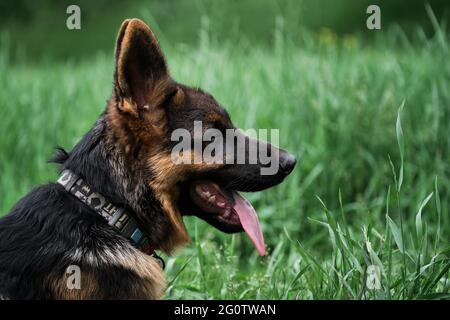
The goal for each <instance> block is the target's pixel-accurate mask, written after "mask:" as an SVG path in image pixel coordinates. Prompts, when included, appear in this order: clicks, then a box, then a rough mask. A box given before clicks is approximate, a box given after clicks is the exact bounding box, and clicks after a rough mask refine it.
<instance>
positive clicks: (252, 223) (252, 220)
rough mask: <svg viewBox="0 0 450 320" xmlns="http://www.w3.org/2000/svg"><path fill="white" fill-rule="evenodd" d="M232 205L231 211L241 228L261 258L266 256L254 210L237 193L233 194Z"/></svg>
mask: <svg viewBox="0 0 450 320" xmlns="http://www.w3.org/2000/svg"><path fill="white" fill-rule="evenodd" d="M233 198H234V201H235V202H234V205H233V209H234V211H236V213H237V214H238V216H239V220H240V221H241V224H242V227H243V228H244V230H245V232H246V233H247V234H248V236H249V238H250V240H252V242H253V245H254V246H255V248H256V250H258V253H259V254H260V255H261V256H265V255H266V246H265V244H264V237H263V234H262V232H261V227H260V225H259V221H258V216H257V215H256V211H255V209H253V207H252V205H251V204H250V202H248V201H247V199H245V198H244V197H243V196H241V195H240V194H239V193H237V192H233Z"/></svg>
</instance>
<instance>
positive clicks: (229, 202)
mask: <svg viewBox="0 0 450 320" xmlns="http://www.w3.org/2000/svg"><path fill="white" fill-rule="evenodd" d="M114 57H115V71H114V84H113V90H112V95H111V98H110V99H109V100H108V103H107V106H106V108H105V110H104V111H103V112H102V113H101V114H100V116H99V118H98V119H97V121H96V122H95V124H94V125H93V126H92V128H91V129H90V131H89V132H87V133H86V134H85V135H84V136H83V137H82V139H81V140H80V141H79V142H78V143H77V144H76V145H75V147H74V148H73V149H72V150H71V151H70V152H66V151H65V150H63V149H61V148H58V149H57V151H56V153H55V155H54V156H53V158H52V159H51V161H52V162H55V163H57V164H59V166H60V173H61V176H60V178H59V179H58V181H57V182H54V183H48V184H45V185H42V186H39V187H36V188H35V189H33V190H32V191H31V192H29V193H28V194H27V195H25V196H24V197H23V198H22V199H20V200H19V201H18V202H17V203H16V204H15V205H14V206H13V208H12V209H11V211H10V212H9V213H8V214H7V215H5V216H4V217H2V218H1V219H0V297H1V298H3V299H161V298H163V295H164V289H165V284H164V276H163V261H162V259H161V258H160V257H159V256H158V255H157V254H156V251H158V250H162V251H163V252H166V253H171V252H173V250H174V249H176V248H178V247H180V246H181V245H183V244H187V243H188V242H189V236H188V234H187V231H186V228H185V226H184V224H183V216H184V215H195V216H198V217H199V218H201V219H203V220H205V221H206V222H208V223H209V224H211V225H212V226H214V227H216V228H218V229H219V230H221V231H223V232H226V233H234V232H242V231H245V232H246V233H247V234H248V236H249V237H250V239H251V241H252V242H253V244H254V246H255V247H256V249H257V250H258V252H259V253H260V254H261V255H264V254H265V245H264V240H263V236H262V233H261V229H260V227H259V223H258V219H257V216H256V213H255V212H254V210H253V208H252V207H251V205H250V204H249V202H248V201H246V200H245V199H244V198H243V197H242V196H241V195H240V194H239V193H238V191H244V192H252V191H259V190H263V189H266V188H269V187H272V186H275V185H277V184H279V183H280V182H282V181H283V179H284V178H285V177H286V176H287V175H289V173H290V172H291V171H292V170H293V168H294V166H295V163H296V159H295V157H294V156H293V155H291V154H289V153H288V152H287V151H284V150H281V149H278V148H276V147H275V146H273V145H271V144H269V143H266V142H262V141H258V146H259V147H260V148H266V149H267V150H269V151H270V152H272V154H275V153H276V154H277V156H276V158H275V160H277V163H278V166H277V169H278V170H277V173H276V174H272V175H262V174H261V168H263V167H265V166H266V165H265V164H262V163H261V162H260V161H257V162H256V163H247V164H245V163H244V164H229V163H222V164H220V163H207V162H206V161H200V162H194V163H176V161H174V160H173V157H172V156H171V150H172V149H173V148H174V145H175V143H176V142H175V141H173V140H172V139H171V133H172V132H173V131H174V130H176V129H184V130H187V131H188V132H192V131H193V130H194V122H195V121H201V122H202V125H203V129H204V130H206V129H211V128H214V129H216V130H218V131H220V132H223V131H225V130H227V129H235V127H234V125H233V123H232V122H231V120H230V117H229V115H228V113H227V112H226V110H225V109H224V108H223V107H222V106H221V105H220V104H219V103H218V102H217V101H216V100H215V99H214V98H213V97H212V96H211V95H210V94H208V93H205V92H203V91H202V90H200V89H197V88H192V87H189V86H186V85H183V84H180V83H177V82H176V81H175V80H173V79H172V78H171V77H170V75H169V72H168V67H167V63H166V60H165V57H164V55H163V52H162V50H161V47H160V45H159V43H158V41H157V39H156V37H155V35H154V33H153V32H152V31H151V29H150V28H149V27H148V26H147V25H146V24H145V23H144V22H143V21H141V20H139V19H128V20H125V21H124V22H123V24H122V26H121V28H120V30H119V33H118V36H117V41H116V45H115V52H114ZM240 135H241V138H242V137H243V139H241V140H242V141H244V142H243V143H249V142H250V141H251V138H249V137H248V136H244V135H243V134H242V133H241V134H240ZM240 143H241V144H242V142H240ZM236 144H237V142H236ZM238 149H239V148H235V151H234V153H233V154H232V155H231V157H232V158H233V157H237V153H238V151H237V150H238ZM183 153H184V155H187V156H189V150H184V151H183ZM245 156H246V157H247V154H245ZM226 157H230V154H229V153H226ZM77 276H78V277H77Z"/></svg>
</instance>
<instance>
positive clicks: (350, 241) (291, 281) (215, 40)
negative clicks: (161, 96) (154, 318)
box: [0, 0, 450, 299]
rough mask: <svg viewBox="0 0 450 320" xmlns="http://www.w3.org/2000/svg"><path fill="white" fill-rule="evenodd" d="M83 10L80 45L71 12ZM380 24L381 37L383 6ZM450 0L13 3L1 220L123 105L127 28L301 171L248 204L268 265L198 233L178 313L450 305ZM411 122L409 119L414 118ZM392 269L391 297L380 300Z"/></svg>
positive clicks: (246, 249) (6, 57) (9, 7)
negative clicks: (227, 303) (400, 301)
mask: <svg viewBox="0 0 450 320" xmlns="http://www.w3.org/2000/svg"><path fill="white" fill-rule="evenodd" d="M69 4H78V5H79V6H80V7H81V30H68V29H67V28H66V19H67V16H68V15H67V14H66V8H67V6H68V5H69ZM369 4H378V5H379V6H380V8H381V24H382V29H381V30H375V31H371V30H368V29H367V28H366V19H367V17H368V15H367V14H366V8H367V6H368V5H369ZM449 9H450V5H449V3H448V1H428V2H425V1H400V0H390V1H387V0H386V1H365V0H341V1H331V0H329V1H326V0H316V1H288V0H285V1H281V0H279V1H256V0H244V1H212V0H203V1H186V0H180V1H174V0H169V1H105V0H99V1H95V2H94V1H56V0H41V1H24V0H16V1H13V2H10V1H8V2H6V1H2V2H1V3H0V18H1V19H0V119H1V122H0V212H2V213H6V212H8V210H9V209H10V208H11V206H12V205H13V204H14V203H15V202H16V201H17V200H18V199H19V198H20V197H21V196H23V195H24V194H25V193H26V192H27V191H29V190H30V188H32V187H33V186H35V185H37V184H41V183H44V182H47V181H54V180H55V179H56V170H55V166H54V165H50V164H47V163H46V161H47V159H48V158H49V157H50V155H51V154H52V151H53V149H54V147H55V146H56V145H61V146H63V147H65V148H67V149H70V148H71V147H72V146H73V145H74V144H75V143H76V142H77V141H78V140H79V138H80V137H81V136H82V134H84V133H85V132H86V131H87V130H89V128H90V126H91V125H92V123H93V122H94V121H95V119H96V118H97V116H98V115H99V113H100V112H101V111H102V110H103V108H104V106H105V101H106V100H107V99H108V98H109V95H110V93H111V84H112V74H113V68H114V65H113V63H114V62H113V54H112V52H113V47H114V41H115V37H116V33H117V31H118V28H119V26H120V24H121V22H122V21H123V20H124V19H125V18H130V17H139V18H141V19H143V20H144V21H146V22H147V23H148V24H149V25H150V26H151V27H152V29H153V30H154V31H155V33H156V35H157V36H158V38H159V40H160V42H161V45H162V48H163V50H164V52H165V54H166V55H167V60H168V64H169V68H170V71H171V74H172V76H173V77H174V78H175V79H176V80H178V81H180V82H183V83H186V84H188V85H192V86H198V87H201V88H203V89H205V90H206V91H209V92H211V93H212V94H213V95H214V96H215V97H216V98H217V100H218V101H220V102H221V103H222V104H223V105H224V106H225V107H226V108H227V109H228V110H229V112H230V114H231V117H232V119H233V120H234V123H235V124H236V125H237V126H238V127H242V128H257V129H258V128H278V129H280V145H281V146H282V147H283V148H286V149H288V150H289V151H290V152H292V153H294V154H295V155H296V156H297V158H298V159H299V163H298V165H297V167H296V169H295V170H294V172H293V173H292V174H291V175H290V176H289V177H288V178H287V179H286V181H285V182H284V183H283V184H281V185H279V186H277V187H275V188H273V189H270V190H266V191H264V192H260V193H255V194H248V195H247V196H248V198H249V199H250V200H251V202H252V203H253V204H254V206H255V208H256V210H257V212H258V214H259V216H260V220H261V224H262V228H263V231H264V235H265V238H266V243H267V245H268V250H269V253H270V254H269V256H268V257H265V258H260V257H258V256H257V254H256V253H255V251H254V249H253V248H252V245H251V244H250V241H249V240H248V239H247V238H246V237H245V236H244V235H233V236H229V235H224V234H221V233H220V232H219V231H217V230H215V229H214V228H212V227H210V226H208V225H207V224H205V223H203V222H200V221H199V220H198V219H195V218H186V219H185V222H186V224H187V227H188V229H189V233H190V234H191V235H192V238H193V243H192V244H191V245H189V246H187V247H186V248H184V249H182V250H180V251H179V252H178V253H177V254H176V255H175V256H174V257H168V258H167V270H166V271H167V278H168V283H169V287H168V291H167V297H168V298H226V299H233V298H234V299H235V298H248V299H253V298H266V299H267V298H268V299H276V298H307V299H313V298H330V299H331V298H332V299H336V298H337V299H362V298H367V299H368V298H378V299H383V298H386V299H388V298H448V297H450V295H449V287H450V279H449V274H448V270H449V268H450V263H449V258H448V256H449V252H450V249H449V248H450V243H449V239H450V238H449V232H450V217H449V214H448V212H449V211H448V210H449V203H450V170H449V162H450V92H449V87H450V64H449V50H450V48H449V24H448V21H449V20H448V15H449V12H450V11H449ZM402 102H404V107H403V109H402V110H401V111H399V107H400V105H402ZM371 265H376V266H378V267H379V268H380V269H381V274H382V279H381V288H380V289H377V290H369V289H368V288H367V286H366V285H365V280H366V278H367V272H366V271H367V267H368V266H371Z"/></svg>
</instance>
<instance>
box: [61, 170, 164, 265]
mask: <svg viewBox="0 0 450 320" xmlns="http://www.w3.org/2000/svg"><path fill="white" fill-rule="evenodd" d="M58 183H59V184H60V185H62V186H63V187H64V189H66V191H67V192H69V193H71V194H72V195H74V196H75V197H76V198H77V199H78V200H80V201H81V202H83V203H84V204H86V205H87V206H88V207H89V208H91V209H92V210H93V211H95V212H96V213H98V214H99V215H100V216H102V217H103V218H104V219H105V220H106V222H107V223H108V224H109V225H110V226H112V227H113V228H114V229H116V230H117V231H118V232H119V233H120V234H121V235H123V236H124V237H125V238H126V239H128V240H130V241H131V242H132V244H133V245H134V246H135V247H137V248H138V249H140V250H141V251H143V252H145V253H147V254H150V255H152V256H153V257H155V258H156V259H157V261H158V262H159V263H160V264H161V266H162V268H163V269H164V260H163V259H162V258H161V257H159V256H158V255H157V254H156V253H155V252H154V250H153V248H151V246H150V243H149V241H148V238H147V236H146V235H145V234H144V232H143V231H142V230H141V229H140V228H139V225H138V222H137V221H136V219H135V218H134V217H132V216H131V215H130V214H129V213H127V212H126V210H125V209H124V208H121V207H117V206H115V205H114V204H112V203H111V202H110V201H109V200H108V199H107V198H105V197H104V196H103V195H101V194H99V193H97V192H95V191H94V190H92V189H91V187H90V186H89V185H88V184H87V183H86V182H85V181H84V180H83V179H82V178H81V177H80V176H78V175H76V174H75V173H73V172H72V171H70V170H67V169H66V170H64V171H63V172H62V173H61V176H60V177H59V179H58Z"/></svg>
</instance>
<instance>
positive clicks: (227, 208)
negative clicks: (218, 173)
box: [189, 180, 266, 256]
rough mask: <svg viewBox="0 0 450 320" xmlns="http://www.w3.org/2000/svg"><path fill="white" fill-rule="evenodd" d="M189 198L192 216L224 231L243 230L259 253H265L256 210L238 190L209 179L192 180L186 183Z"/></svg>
mask: <svg viewBox="0 0 450 320" xmlns="http://www.w3.org/2000/svg"><path fill="white" fill-rule="evenodd" d="M189 198H190V200H191V201H189V202H192V203H191V207H192V205H194V207H196V208H194V210H195V211H194V214H195V215H197V216H199V217H200V218H202V219H204V220H206V221H207V222H208V223H210V224H212V225H213V226H215V227H216V228H218V229H219V230H222V231H224V232H239V231H245V232H246V233H247V235H248V236H249V238H250V240H251V241H252V243H253V245H254V247H255V248H256V250H257V251H258V253H259V254H260V255H261V256H263V255H265V254H266V248H265V244H264V237H263V234H262V231H261V227H260V224H259V220H258V216H257V215H256V211H255V209H254V208H253V207H252V205H251V204H250V202H248V201H247V199H245V198H244V197H243V196H242V195H240V194H239V193H238V192H237V191H234V190H228V189H225V188H223V187H221V186H220V185H219V184H217V183H215V182H212V181H210V180H195V181H193V182H190V183H189Z"/></svg>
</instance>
